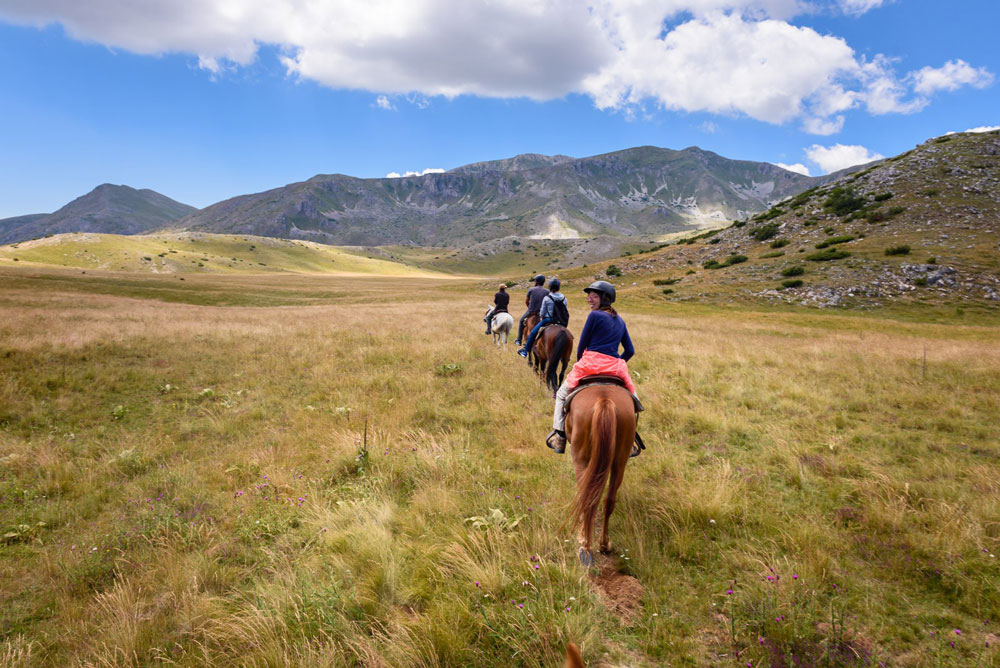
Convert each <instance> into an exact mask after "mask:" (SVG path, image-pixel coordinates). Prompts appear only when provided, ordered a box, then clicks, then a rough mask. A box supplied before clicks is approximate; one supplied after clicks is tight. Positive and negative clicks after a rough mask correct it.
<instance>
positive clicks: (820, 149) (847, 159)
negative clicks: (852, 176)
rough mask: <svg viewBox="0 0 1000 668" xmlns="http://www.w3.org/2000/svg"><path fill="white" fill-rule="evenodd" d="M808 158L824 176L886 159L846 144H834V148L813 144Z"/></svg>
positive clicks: (865, 149)
mask: <svg viewBox="0 0 1000 668" xmlns="http://www.w3.org/2000/svg"><path fill="white" fill-rule="evenodd" d="M806 156H807V157H808V158H809V160H810V161H811V162H815V163H816V164H817V165H819V167H820V169H822V170H823V173H824V174H829V173H830V172H836V171H838V170H841V169H845V168H847V167H853V166H854V165H863V164H864V163H866V162H872V161H873V160H881V159H882V158H884V157H885V156H883V155H882V154H880V153H874V152H872V151H869V150H868V149H867V148H865V147H864V146H857V145H853V146H847V145H844V144H834V145H833V146H820V145H819V144H813V145H812V146H810V147H809V148H807V149H806Z"/></svg>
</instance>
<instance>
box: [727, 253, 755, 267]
mask: <svg viewBox="0 0 1000 668" xmlns="http://www.w3.org/2000/svg"><path fill="white" fill-rule="evenodd" d="M749 259H750V258H748V257H747V256H746V255H730V256H729V257H727V258H726V261H725V262H723V263H722V266H723V267H731V266H732V265H734V264H740V263H741V262H746V261H747V260H749Z"/></svg>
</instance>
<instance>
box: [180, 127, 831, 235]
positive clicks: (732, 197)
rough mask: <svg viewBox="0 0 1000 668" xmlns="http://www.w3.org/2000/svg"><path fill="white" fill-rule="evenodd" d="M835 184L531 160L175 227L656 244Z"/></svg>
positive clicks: (344, 184) (678, 165) (300, 199)
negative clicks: (587, 239) (638, 240)
mask: <svg viewBox="0 0 1000 668" xmlns="http://www.w3.org/2000/svg"><path fill="white" fill-rule="evenodd" d="M827 180H829V179H828V177H815V178H814V177H808V176H803V175H801V174H796V173H793V172H790V171H787V170H785V169H782V168H781V167H778V166H776V165H772V164H770V163H762V162H752V161H746V160H729V159H727V158H723V157H721V156H719V155H717V154H715V153H712V152H710V151H704V150H702V149H699V148H697V147H691V148H687V149H684V150H682V151H675V150H672V149H665V148H657V147H654V146H643V147H638V148H631V149H626V150H623V151H615V152H613V153H606V154H603V155H598V156H592V157H588V158H570V157H568V156H564V155H557V156H545V155H538V154H524V155H518V156H514V157H513V158H508V159H504V160H494V161H487V162H480V163H474V164H472V165H465V166H463V167H458V168H456V169H453V170H451V171H448V172H443V173H431V174H424V175H419V176H408V177H398V178H384V179H359V178H355V177H351V176H344V175H341V174H332V175H317V176H314V177H312V178H311V179H308V180H307V181H302V182H299V183H292V184H289V185H287V186H283V187H281V188H275V189H272V190H268V191H266V192H262V193H255V194H251V195H242V196H239V197H234V198H231V199H228V200H225V201H224V202H219V203H217V204H214V205H212V206H209V207H206V208H205V209H202V210H201V211H198V212H197V213H194V214H192V215H190V216H187V217H186V218H184V219H183V220H181V221H178V223H177V225H178V226H179V227H184V228H187V229H191V230H200V231H205V232H214V233H219V234H257V235H262V236H273V237H281V238H288V239H309V240H312V241H319V242H322V243H328V244H336V245H393V244H396V245H399V244H408V245H420V246H469V245H471V244H476V243H481V242H485V241H491V240H495V239H501V238H504V237H512V236H513V237H521V238H525V237H528V238H544V239H573V238H580V237H592V236H598V235H608V236H612V237H621V238H628V237H644V238H653V237H657V236H660V235H664V234H669V233H673V232H681V231H685V230H689V229H699V228H702V227H705V226H717V225H720V224H722V223H723V222H725V221H728V220H736V219H742V218H746V217H748V216H750V215H753V214H755V213H759V212H761V211H764V210H766V209H767V208H768V207H769V206H770V205H771V204H773V203H774V202H776V201H778V200H780V199H782V198H784V197H787V196H789V195H794V194H796V193H798V192H801V191H802V190H806V189H807V188H811V187H814V186H816V185H818V184H821V183H825V182H826V181H827Z"/></svg>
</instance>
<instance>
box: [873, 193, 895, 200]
mask: <svg viewBox="0 0 1000 668" xmlns="http://www.w3.org/2000/svg"><path fill="white" fill-rule="evenodd" d="M872 199H874V200H875V201H876V202H884V201H886V200H887V199H892V193H890V192H884V193H879V194H878V195H875V197H874V198H872Z"/></svg>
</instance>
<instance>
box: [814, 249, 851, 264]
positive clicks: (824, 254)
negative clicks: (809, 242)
mask: <svg viewBox="0 0 1000 668" xmlns="http://www.w3.org/2000/svg"><path fill="white" fill-rule="evenodd" d="M850 256H851V254H850V253H848V252H847V251H845V250H840V249H838V248H827V249H825V250H821V251H819V252H818V253H812V254H810V255H806V259H807V260H809V261H811V262H829V261H830V260H840V259H843V258H845V257H850Z"/></svg>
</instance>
